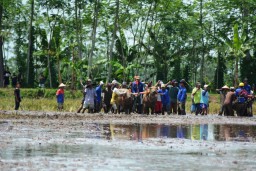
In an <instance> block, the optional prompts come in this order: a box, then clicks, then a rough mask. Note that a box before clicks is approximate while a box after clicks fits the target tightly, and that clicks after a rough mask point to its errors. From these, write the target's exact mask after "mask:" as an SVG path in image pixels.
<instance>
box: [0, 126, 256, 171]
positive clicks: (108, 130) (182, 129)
mask: <svg viewBox="0 0 256 171" xmlns="http://www.w3.org/2000/svg"><path fill="white" fill-rule="evenodd" d="M0 131H1V134H0V168H1V170H10V169H11V170H56V169H61V170H112V171H113V170H244V169H245V170H256V161H255V158H256V143H255V137H256V126H255V125H254V126H251V125H211V124H201V125H161V124H130V125H118V124H97V123H91V124H85V123H83V122H74V123H73V122H67V123H66V122H65V123H60V122H58V121H35V122H26V121H22V122H13V121H2V122H0Z"/></svg>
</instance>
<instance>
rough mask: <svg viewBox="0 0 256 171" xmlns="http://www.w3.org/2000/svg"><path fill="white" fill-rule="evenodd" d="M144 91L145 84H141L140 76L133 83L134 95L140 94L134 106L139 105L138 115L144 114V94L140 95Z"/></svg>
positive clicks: (136, 97)
mask: <svg viewBox="0 0 256 171" xmlns="http://www.w3.org/2000/svg"><path fill="white" fill-rule="evenodd" d="M143 91H144V84H143V83H142V82H140V76H136V77H135V81H134V82H133V83H132V93H138V94H137V96H135V99H134V103H135V104H134V105H135V106H136V105H137V113H139V114H142V99H143V94H140V93H141V92H143Z"/></svg>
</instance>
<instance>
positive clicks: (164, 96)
mask: <svg viewBox="0 0 256 171" xmlns="http://www.w3.org/2000/svg"><path fill="white" fill-rule="evenodd" d="M158 93H159V94H160V95H161V101H162V115H164V114H165V112H167V113H168V114H170V96H169V91H168V90H167V89H166V85H165V84H162V85H161V90H158Z"/></svg>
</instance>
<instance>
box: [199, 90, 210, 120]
mask: <svg viewBox="0 0 256 171" xmlns="http://www.w3.org/2000/svg"><path fill="white" fill-rule="evenodd" d="M200 104H201V108H202V115H207V113H208V107H209V93H208V85H204V89H203V90H202V94H201V100H200Z"/></svg>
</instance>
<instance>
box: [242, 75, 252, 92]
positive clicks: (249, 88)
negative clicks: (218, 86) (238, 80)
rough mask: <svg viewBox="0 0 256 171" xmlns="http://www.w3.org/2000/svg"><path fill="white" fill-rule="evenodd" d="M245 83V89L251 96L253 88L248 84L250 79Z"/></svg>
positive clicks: (245, 80)
mask: <svg viewBox="0 0 256 171" xmlns="http://www.w3.org/2000/svg"><path fill="white" fill-rule="evenodd" d="M243 83H244V89H245V90H246V91H247V93H248V94H251V90H252V88H251V86H250V85H249V84H248V79H247V78H245V79H244V82H243Z"/></svg>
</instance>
